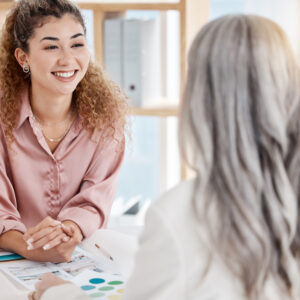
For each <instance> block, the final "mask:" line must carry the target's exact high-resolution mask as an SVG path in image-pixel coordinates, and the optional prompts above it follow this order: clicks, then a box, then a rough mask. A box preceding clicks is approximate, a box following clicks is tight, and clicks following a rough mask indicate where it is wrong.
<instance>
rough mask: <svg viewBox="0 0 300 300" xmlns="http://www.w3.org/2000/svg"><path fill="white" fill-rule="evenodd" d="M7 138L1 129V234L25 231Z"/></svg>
mask: <svg viewBox="0 0 300 300" xmlns="http://www.w3.org/2000/svg"><path fill="white" fill-rule="evenodd" d="M10 174H11V173H10V167H9V162H8V155H7V151H6V148H5V140H4V135H3V132H2V129H0V234H2V233H4V232H7V231H9V230H17V231H20V232H23V233H24V232H25V231H26V227H25V225H24V224H23V223H22V222H21V217H20V214H19V211H18V206H17V200H16V195H15V191H14V188H13V185H12V180H11V175H10Z"/></svg>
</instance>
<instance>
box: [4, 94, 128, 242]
mask: <svg viewBox="0 0 300 300" xmlns="http://www.w3.org/2000/svg"><path fill="white" fill-rule="evenodd" d="M0 129H1V130H0V140H1V143H0V234H2V233H4V232H6V231H9V230H18V231H21V232H25V231H26V228H28V227H32V226H35V225H37V223H39V222H40V221H42V220H43V219H44V218H45V217H46V216H51V217H52V218H54V219H57V220H60V221H63V220H72V221H74V222H75V223H77V224H78V225H79V227H80V228H81V230H82V232H83V234H84V237H88V236H90V235H91V234H92V233H93V232H94V231H95V230H97V229H98V228H100V227H105V226H106V224H107V221H108V217H109V214H110V210H111V205H112V201H113V199H114V194H115V191H116V187H117V181H118V175H119V171H120V166H121V162H122V159H123V156H124V142H123V139H121V141H119V142H117V141H116V140H113V139H112V140H111V141H110V142H108V143H106V146H105V147H103V145H102V143H101V142H99V138H98V139H96V141H95V139H94V138H93V139H92V140H91V138H90V134H89V132H87V131H86V130H85V129H84V128H82V127H81V125H80V121H79V118H77V120H75V122H74V123H73V125H72V126H71V128H70V130H69V132H68V133H67V135H66V136H65V137H64V139H63V140H62V141H61V142H60V144H59V145H58V147H57V148H56V150H55V151H54V153H51V151H50V149H49V147H48V145H47V143H46V141H45V139H44V136H43V134H42V131H41V128H40V126H39V124H38V123H37V122H36V120H35V119H34V117H33V114H32V111H31V107H30V104H29V99H28V91H27V90H26V91H24V93H23V96H22V107H21V111H20V119H19V122H18V125H17V128H16V129H15V131H14V136H15V142H14V143H13V144H12V147H11V148H9V147H8V146H7V143H6V139H5V136H4V134H3V129H2V127H1V128H0ZM98 137H99V134H98ZM97 140H98V142H97Z"/></svg>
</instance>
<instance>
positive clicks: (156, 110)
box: [130, 106, 178, 118]
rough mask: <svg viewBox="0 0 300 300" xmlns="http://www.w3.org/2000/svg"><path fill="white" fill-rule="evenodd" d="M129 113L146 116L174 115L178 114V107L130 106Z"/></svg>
mask: <svg viewBox="0 0 300 300" xmlns="http://www.w3.org/2000/svg"><path fill="white" fill-rule="evenodd" d="M130 114H131V115H136V116H148V117H165V118H166V117H176V116H177V115H178V107H176V106H168V107H149V108H146V107H131V108H130Z"/></svg>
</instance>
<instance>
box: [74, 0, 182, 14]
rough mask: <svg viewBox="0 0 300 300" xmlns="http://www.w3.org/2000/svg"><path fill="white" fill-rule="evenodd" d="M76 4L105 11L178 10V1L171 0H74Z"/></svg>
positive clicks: (84, 7)
mask: <svg viewBox="0 0 300 300" xmlns="http://www.w3.org/2000/svg"><path fill="white" fill-rule="evenodd" d="M76 3H77V4H78V6H79V7H80V8H82V9H95V10H101V11H105V12H109V11H125V10H178V9H180V3H172V2H160V3H159V2H139V3H134V2H126V3H123V2H114V3H105V2H102V3H100V2H96V1H95V2H91V1H89V2H83V1H76Z"/></svg>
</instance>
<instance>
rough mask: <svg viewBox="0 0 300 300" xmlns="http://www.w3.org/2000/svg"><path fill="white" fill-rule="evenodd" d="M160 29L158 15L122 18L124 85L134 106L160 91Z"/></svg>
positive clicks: (152, 100) (143, 103) (149, 99)
mask: <svg viewBox="0 0 300 300" xmlns="http://www.w3.org/2000/svg"><path fill="white" fill-rule="evenodd" d="M159 30H160V27H159V23H158V21H157V20H156V19H150V20H142V19H125V20H124V22H123V88H124V90H125V93H126V94H127V95H128V97H129V98H130V99H132V102H133V104H134V105H135V106H147V105H148V104H151V102H154V101H156V100H157V98H158V97H160V95H161V71H160V70H161V69H160V68H161V63H160V34H159Z"/></svg>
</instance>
